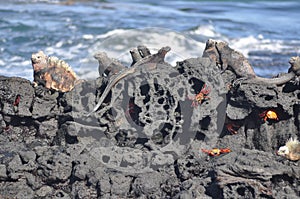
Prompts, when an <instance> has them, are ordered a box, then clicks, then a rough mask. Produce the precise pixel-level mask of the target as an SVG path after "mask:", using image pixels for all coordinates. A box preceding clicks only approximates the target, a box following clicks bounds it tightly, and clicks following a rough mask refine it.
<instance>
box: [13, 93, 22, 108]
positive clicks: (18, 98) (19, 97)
mask: <svg viewBox="0 0 300 199" xmlns="http://www.w3.org/2000/svg"><path fill="white" fill-rule="evenodd" d="M20 101H21V96H20V95H17V97H16V99H15V101H14V103H13V106H19V103H20Z"/></svg>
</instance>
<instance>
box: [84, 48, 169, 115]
mask: <svg viewBox="0 0 300 199" xmlns="http://www.w3.org/2000/svg"><path fill="white" fill-rule="evenodd" d="M170 50H171V48H170V47H168V46H166V47H163V48H161V49H160V50H159V51H158V52H157V53H156V54H153V55H151V53H150V51H149V49H148V48H147V47H145V46H138V48H137V49H132V50H130V54H131V57H132V60H133V62H132V64H131V67H130V68H125V69H123V70H121V71H120V72H119V73H117V74H116V75H113V76H111V78H110V80H109V83H108V85H107V86H106V88H105V90H104V91H103V93H102V95H101V97H100V99H99V101H98V103H97V105H96V106H95V107H94V109H93V110H92V111H91V112H90V113H89V114H88V115H87V116H89V115H90V114H92V113H94V112H96V111H97V110H98V109H99V107H100V106H101V104H102V103H103V101H104V100H105V98H106V97H107V95H108V93H109V92H110V90H111V89H112V88H113V87H114V86H115V85H116V84H117V83H118V82H119V81H120V80H121V79H123V78H125V77H127V76H128V75H130V74H133V73H134V72H136V71H137V70H138V69H139V68H141V67H142V68H147V69H149V70H153V69H155V68H156V66H157V64H160V63H165V61H164V59H165V55H166V54H167V53H168V52H169V51H170Z"/></svg>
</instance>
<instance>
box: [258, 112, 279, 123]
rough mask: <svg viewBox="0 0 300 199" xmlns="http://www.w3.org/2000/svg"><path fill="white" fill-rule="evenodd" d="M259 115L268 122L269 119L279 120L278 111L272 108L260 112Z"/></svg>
mask: <svg viewBox="0 0 300 199" xmlns="http://www.w3.org/2000/svg"><path fill="white" fill-rule="evenodd" d="M259 117H261V118H264V121H265V122H266V121H267V120H277V121H278V120H279V119H278V116H277V113H276V112H274V111H271V110H268V111H264V112H262V113H261V114H259Z"/></svg>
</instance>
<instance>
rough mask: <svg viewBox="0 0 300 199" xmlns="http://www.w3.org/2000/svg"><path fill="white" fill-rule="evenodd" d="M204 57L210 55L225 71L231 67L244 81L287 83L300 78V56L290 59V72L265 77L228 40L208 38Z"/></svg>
mask: <svg viewBox="0 0 300 199" xmlns="http://www.w3.org/2000/svg"><path fill="white" fill-rule="evenodd" d="M203 57H209V58H210V59H211V60H213V61H215V62H216V63H217V64H219V65H221V69H222V70H223V71H224V70H226V69H228V67H230V68H231V69H232V70H233V72H235V73H236V75H238V76H239V77H241V79H242V80H243V83H262V84H276V85H281V84H285V83H287V82H289V81H291V80H293V79H295V82H297V81H299V78H300V58H299V57H292V58H291V59H290V61H289V63H290V64H291V67H290V69H289V71H288V73H286V74H283V75H281V76H280V77H276V78H263V77H259V76H257V75H256V74H255V72H254V70H253V68H252V66H251V65H250V63H249V61H248V60H247V59H246V58H245V57H244V55H243V54H242V53H240V52H238V51H235V50H233V49H231V48H230V47H229V46H228V44H227V43H226V42H223V41H220V42H217V41H214V40H211V39H210V40H208V41H207V42H206V47H205V50H204V52H203Z"/></svg>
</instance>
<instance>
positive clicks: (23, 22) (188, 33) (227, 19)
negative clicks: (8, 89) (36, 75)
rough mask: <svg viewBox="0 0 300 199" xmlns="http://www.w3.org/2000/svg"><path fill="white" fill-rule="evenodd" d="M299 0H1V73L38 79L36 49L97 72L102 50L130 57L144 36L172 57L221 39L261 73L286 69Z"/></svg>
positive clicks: (298, 24) (299, 48) (297, 27)
mask: <svg viewBox="0 0 300 199" xmlns="http://www.w3.org/2000/svg"><path fill="white" fill-rule="evenodd" d="M299 10H300V1H296V0H294V1H289V0H287V1H250V0H248V1H227V0H224V1H200V0H187V1H184V0H167V1H154V0H151V1H141V0H135V1H126V0H123V1H116V0H106V1H100V0H98V1H97V0H85V1H84V0H81V1H80V0H78V1H72V2H71V1H68V2H66V1H62V0H10V1H4V0H0V75H5V76H20V77H24V78H26V79H29V80H32V79H33V77H32V76H33V71H32V66H31V61H30V57H31V54H32V53H34V52H37V51H39V50H43V51H45V52H46V54H48V55H53V56H57V57H59V58H61V59H63V60H65V61H67V62H68V63H69V64H70V65H71V66H72V67H73V68H74V70H75V72H76V73H77V74H78V76H80V77H81V78H83V79H91V78H96V77H97V76H98V69H97V68H98V64H97V61H96V60H95V59H94V58H93V55H94V54H95V53H96V52H97V51H106V52H107V53H108V55H109V56H111V57H115V58H118V59H120V60H121V61H122V62H124V64H127V63H129V62H130V56H129V53H128V51H129V50H130V49H131V48H133V47H134V46H136V45H138V44H145V45H148V46H149V47H150V49H151V50H153V52H154V51H155V50H157V49H159V48H160V47H162V46H165V45H169V46H170V47H171V48H172V51H171V53H170V55H168V61H170V62H171V63H172V64H175V62H176V61H179V60H182V59H186V58H189V57H197V56H201V55H202V52H203V49H204V47H205V42H206V40H207V39H209V38H211V39H217V40H224V41H226V42H228V43H229V44H230V46H231V47H232V48H234V49H236V50H239V51H241V52H242V53H243V54H244V55H245V56H247V57H248V59H249V60H250V62H251V64H252V65H253V67H254V69H255V72H256V73H257V74H258V75H260V76H273V75H276V74H278V73H281V72H286V71H287V69H288V68H289V64H288V60H289V58H290V57H291V56H296V55H299V53H300V37H299V33H300V12H299Z"/></svg>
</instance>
